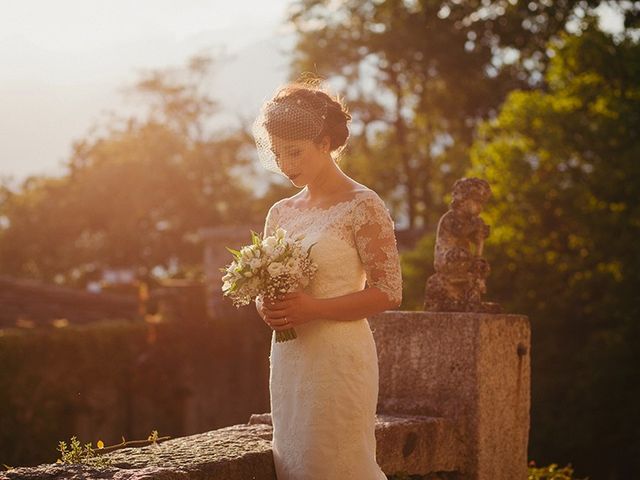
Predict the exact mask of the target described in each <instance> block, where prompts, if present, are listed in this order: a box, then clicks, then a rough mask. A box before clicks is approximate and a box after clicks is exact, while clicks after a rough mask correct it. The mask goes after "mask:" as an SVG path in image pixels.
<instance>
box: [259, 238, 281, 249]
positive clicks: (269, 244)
mask: <svg viewBox="0 0 640 480" xmlns="http://www.w3.org/2000/svg"><path fill="white" fill-rule="evenodd" d="M277 243H278V239H277V238H275V237H273V236H270V237H267V238H265V239H264V240H262V246H263V247H266V248H274V247H275V246H276V245H277Z"/></svg>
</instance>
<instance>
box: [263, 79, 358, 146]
mask: <svg viewBox="0 0 640 480" xmlns="http://www.w3.org/2000/svg"><path fill="white" fill-rule="evenodd" d="M271 101H272V102H273V103H277V104H281V105H282V106H283V107H286V106H287V105H298V106H300V105H302V106H303V108H304V110H305V111H307V112H309V114H310V115H316V118H317V119H318V120H319V121H321V122H322V130H321V131H320V133H318V134H317V135H316V132H317V128H308V129H305V128H304V125H303V126H302V128H301V125H298V124H295V122H299V118H295V116H292V115H287V114H284V113H283V112H285V111H286V110H281V109H278V110H275V111H273V112H272V113H270V114H267V115H266V120H265V123H264V126H265V128H266V130H267V132H269V134H270V135H275V136H277V137H280V138H285V139H287V140H312V141H314V142H315V143H319V142H320V141H321V140H322V139H323V138H324V137H325V136H328V137H329V139H330V147H329V150H330V151H332V152H333V151H334V150H336V149H339V148H340V147H343V146H344V145H345V144H346V143H347V139H348V138H349V128H348V126H347V123H348V122H349V121H350V120H351V115H350V114H349V113H348V112H347V110H346V107H345V106H344V105H343V103H342V101H341V99H340V98H339V97H336V98H334V97H333V96H331V95H330V94H328V93H327V92H325V91H324V90H323V89H322V88H320V87H319V85H318V84H317V83H316V84H314V83H307V82H294V83H289V84H287V85H285V86H283V87H281V88H280V89H279V90H278V91H277V93H276V94H275V95H274V97H273V99H272V100H271ZM320 119H321V120H320Z"/></svg>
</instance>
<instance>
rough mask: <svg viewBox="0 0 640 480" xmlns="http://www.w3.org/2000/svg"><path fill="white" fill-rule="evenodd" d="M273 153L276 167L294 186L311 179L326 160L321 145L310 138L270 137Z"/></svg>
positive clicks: (306, 182) (303, 183) (300, 185)
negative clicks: (288, 138)
mask: <svg viewBox="0 0 640 480" xmlns="http://www.w3.org/2000/svg"><path fill="white" fill-rule="evenodd" d="M271 149H272V151H273V153H274V154H275V156H276V162H277V163H278V168H280V170H282V172H283V173H284V174H285V175H286V176H287V177H288V178H289V180H291V183H293V184H294V185H295V186H296V187H303V186H304V185H306V184H308V183H309V182H310V181H312V180H313V179H314V178H315V177H316V175H317V174H318V172H319V171H320V170H321V169H322V167H323V165H324V163H325V162H326V158H325V157H326V155H327V154H326V153H324V152H323V150H322V147H321V146H319V145H317V144H315V143H314V142H313V141H311V140H283V139H279V138H276V137H274V138H273V139H272V147H271Z"/></svg>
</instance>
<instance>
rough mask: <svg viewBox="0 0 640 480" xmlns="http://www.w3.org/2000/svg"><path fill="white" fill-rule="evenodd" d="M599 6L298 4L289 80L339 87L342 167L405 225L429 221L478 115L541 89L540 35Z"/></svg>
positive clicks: (352, 0) (571, 1)
mask: <svg viewBox="0 0 640 480" xmlns="http://www.w3.org/2000/svg"><path fill="white" fill-rule="evenodd" d="M598 3H599V2H597V1H584V0H583V1H575V0H565V1H562V2H547V1H532V2H507V1H502V0H501V1H491V0H489V1H485V0H483V1H479V0H474V1H465V2H460V1H454V0H449V1H442V0H439V1H433V0H422V1H406V0H391V1H385V2H361V1H356V0H347V1H343V2H332V1H320V0H300V1H298V2H296V3H295V4H293V6H292V7H291V9H290V20H291V22H292V23H293V25H294V26H295V28H296V31H297V32H298V41H297V45H296V49H295V51H294V60H293V64H292V71H293V72H294V74H293V77H296V76H297V72H300V71H304V70H312V71H315V72H317V73H319V74H320V75H322V76H325V77H328V78H330V79H331V80H333V81H335V83H337V84H340V85H342V87H343V88H344V90H345V92H346V98H347V99H348V100H349V103H350V105H351V106H352V112H353V117H354V124H356V128H355V129H354V130H355V131H356V132H355V134H354V139H353V140H352V143H351V147H352V148H351V149H350V150H348V151H347V152H348V155H347V158H346V161H345V169H346V170H347V171H349V172H350V173H352V174H353V175H355V176H356V177H358V178H363V179H366V180H367V181H369V182H370V184H371V186H372V187H373V188H375V189H376V190H378V191H380V192H381V193H382V194H384V195H386V196H387V197H390V198H391V197H395V198H396V199H397V200H398V202H399V203H400V202H401V203H402V204H403V205H404V206H405V207H406V210H405V213H406V217H407V218H408V222H409V226H410V227H414V226H425V225H430V226H433V225H434V224H435V223H436V221H437V217H438V216H439V214H440V212H441V211H442V210H443V208H442V207H443V205H442V200H441V199H442V197H443V194H444V193H445V192H444V191H443V189H442V185H447V186H448V185H451V184H452V183H453V181H454V180H455V179H456V178H459V177H460V176H461V174H462V173H463V172H464V170H465V168H467V167H468V161H467V155H466V152H467V150H468V147H469V145H470V143H471V141H472V139H473V136H474V132H475V127H476V125H477V123H478V122H479V121H480V120H482V119H486V118H489V117H491V116H492V115H493V114H494V113H495V112H496V110H497V109H498V107H499V105H500V104H501V103H502V102H503V100H504V98H505V96H506V94H507V93H508V92H509V91H511V90H513V89H514V88H534V87H538V86H540V84H541V80H542V78H543V77H542V74H543V72H544V69H545V67H546V62H547V57H546V42H547V41H548V40H549V39H551V38H554V37H555V36H557V34H558V33H559V32H561V31H562V30H563V29H564V28H565V25H566V23H567V22H568V21H569V20H571V19H574V18H575V17H576V11H578V12H583V11H586V10H588V9H589V8H591V7H593V6H595V5H597V4H598ZM509 57H511V58H509ZM369 168H374V172H375V174H373V173H369V174H367V169H369Z"/></svg>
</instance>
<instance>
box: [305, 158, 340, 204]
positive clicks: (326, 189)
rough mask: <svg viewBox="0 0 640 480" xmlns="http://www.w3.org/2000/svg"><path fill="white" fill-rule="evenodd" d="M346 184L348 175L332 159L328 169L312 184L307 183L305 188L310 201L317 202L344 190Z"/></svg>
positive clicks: (322, 171)
mask: <svg viewBox="0 0 640 480" xmlns="http://www.w3.org/2000/svg"><path fill="white" fill-rule="evenodd" d="M346 184H347V181H346V175H345V174H344V173H343V172H342V170H340V168H339V167H338V165H336V162H334V161H333V159H331V161H330V162H327V167H326V168H324V169H323V170H321V171H320V172H319V173H318V175H317V176H316V178H314V179H313V181H312V182H309V183H307V185H306V187H305V188H306V190H307V197H308V199H309V200H311V201H314V202H315V201H321V200H322V199H323V198H326V197H329V196H331V195H332V194H333V193H335V192H337V191H339V190H341V189H343V188H344V186H345V185H346Z"/></svg>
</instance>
